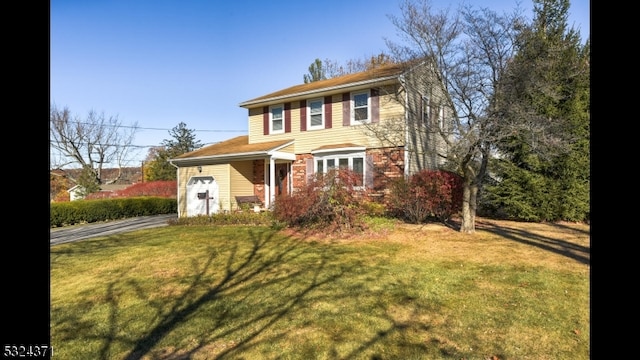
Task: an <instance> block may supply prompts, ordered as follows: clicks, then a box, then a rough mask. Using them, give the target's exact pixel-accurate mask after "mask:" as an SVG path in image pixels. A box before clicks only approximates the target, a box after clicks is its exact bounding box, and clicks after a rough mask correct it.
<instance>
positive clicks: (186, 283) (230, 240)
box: [51, 219, 590, 360]
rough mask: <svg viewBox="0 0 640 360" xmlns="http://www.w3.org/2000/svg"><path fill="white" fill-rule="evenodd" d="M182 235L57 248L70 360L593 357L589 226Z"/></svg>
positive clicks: (483, 224) (218, 230)
mask: <svg viewBox="0 0 640 360" xmlns="http://www.w3.org/2000/svg"><path fill="white" fill-rule="evenodd" d="M477 230H478V231H477V233H476V234H474V235H465V234H461V233H459V232H457V231H456V230H454V229H451V228H448V227H445V226H442V225H435V224H431V225H422V226H420V225H399V224H397V225H394V226H393V227H389V226H387V227H385V226H380V227H379V228H378V230H376V231H372V232H369V233H366V234H362V235H361V236H356V237H350V238H345V239H343V238H339V237H338V238H331V239H327V238H323V237H319V236H317V235H315V236H311V235H309V236H305V235H303V234H300V233H291V232H286V231H277V230H274V229H270V228H269V227H262V226H205V225H201V226H181V225H176V226H168V227H163V228H157V229H149V230H141V231H136V232H131V233H125V234H121V235H113V236H109V237H102V238H95V239H91V240H85V241H81V242H76V243H67V244H62V245H57V246H53V247H51V345H52V347H53V348H54V353H55V354H56V357H57V358H61V359H483V360H484V359H492V358H494V359H495V358H497V359H536V360H540V359H589V358H590V347H589V343H590V337H589V336H590V329H589V323H590V304H589V298H590V293H589V288H590V287H589V266H590V265H589V226H588V225H583V224H534V223H517V222H504V221H500V222H499V221H489V220H484V219H480V220H478V226H477Z"/></svg>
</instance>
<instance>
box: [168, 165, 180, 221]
mask: <svg viewBox="0 0 640 360" xmlns="http://www.w3.org/2000/svg"><path fill="white" fill-rule="evenodd" d="M169 164H171V166H173V167H174V168H176V179H177V180H180V177H179V176H180V168H179V167H178V166H177V165H176V164H174V163H173V162H172V161H171V160H169ZM176 194H177V197H176V201H177V204H176V205H177V208H178V217H180V181H176Z"/></svg>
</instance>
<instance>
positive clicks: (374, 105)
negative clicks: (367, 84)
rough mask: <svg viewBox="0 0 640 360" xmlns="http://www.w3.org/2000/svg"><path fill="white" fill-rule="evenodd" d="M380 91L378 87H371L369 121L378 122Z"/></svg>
mask: <svg viewBox="0 0 640 360" xmlns="http://www.w3.org/2000/svg"><path fill="white" fill-rule="evenodd" d="M379 94H380V92H379V91H378V89H371V123H378V122H380V97H379V96H378V95H379Z"/></svg>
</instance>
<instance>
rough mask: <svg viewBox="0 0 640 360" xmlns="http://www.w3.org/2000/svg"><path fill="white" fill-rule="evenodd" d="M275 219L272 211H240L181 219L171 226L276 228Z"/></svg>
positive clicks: (174, 221)
mask: <svg viewBox="0 0 640 360" xmlns="http://www.w3.org/2000/svg"><path fill="white" fill-rule="evenodd" d="M274 222H275V219H274V218H273V216H272V214H271V212H270V211H265V212H258V213H256V212H253V211H239V212H229V213H218V214H212V215H198V216H188V217H181V218H178V219H176V220H173V221H171V222H170V224H171V225H264V226H274Z"/></svg>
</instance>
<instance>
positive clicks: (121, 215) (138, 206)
mask: <svg viewBox="0 0 640 360" xmlns="http://www.w3.org/2000/svg"><path fill="white" fill-rule="evenodd" d="M177 212H178V203H177V201H176V199H172V198H164V197H151V196H144V197H132V198H115V199H101V200H78V201H70V202H61V203H52V204H51V205H50V208H49V226H50V227H60V226H68V225H75V224H82V223H92V222H98V221H108V220H118V219H125V218H130V217H136V216H146V215H159V214H173V213H177Z"/></svg>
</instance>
